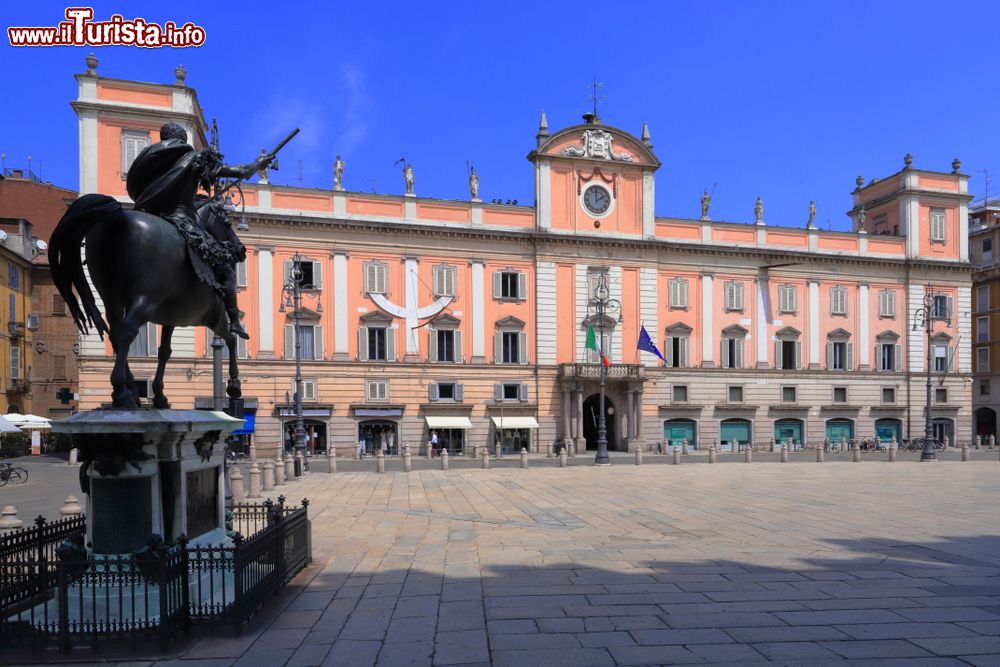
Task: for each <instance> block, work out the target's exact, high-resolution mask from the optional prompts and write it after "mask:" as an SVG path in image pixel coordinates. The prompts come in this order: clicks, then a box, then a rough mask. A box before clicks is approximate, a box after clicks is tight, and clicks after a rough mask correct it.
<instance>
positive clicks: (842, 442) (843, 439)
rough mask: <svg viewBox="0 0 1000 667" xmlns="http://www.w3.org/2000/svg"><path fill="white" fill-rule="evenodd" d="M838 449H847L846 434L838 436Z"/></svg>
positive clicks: (843, 450)
mask: <svg viewBox="0 0 1000 667" xmlns="http://www.w3.org/2000/svg"><path fill="white" fill-rule="evenodd" d="M839 451H841V452H846V451H847V437H846V436H843V435H841V436H840V449H839Z"/></svg>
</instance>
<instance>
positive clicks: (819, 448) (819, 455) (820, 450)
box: [816, 445, 825, 463]
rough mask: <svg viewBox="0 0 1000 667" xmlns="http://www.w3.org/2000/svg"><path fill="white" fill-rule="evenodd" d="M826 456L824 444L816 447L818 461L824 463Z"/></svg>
mask: <svg viewBox="0 0 1000 667" xmlns="http://www.w3.org/2000/svg"><path fill="white" fill-rule="evenodd" d="M824 456H825V454H824V453H823V445H819V446H817V447H816V463H822V462H823V457H824Z"/></svg>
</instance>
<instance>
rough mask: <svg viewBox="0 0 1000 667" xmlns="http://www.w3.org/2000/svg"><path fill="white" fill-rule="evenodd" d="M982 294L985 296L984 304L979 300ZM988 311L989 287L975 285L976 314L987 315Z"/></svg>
mask: <svg viewBox="0 0 1000 667" xmlns="http://www.w3.org/2000/svg"><path fill="white" fill-rule="evenodd" d="M982 294H985V295H986V299H985V301H986V303H985V304H984V303H983V301H984V300H983V299H982V298H980V296H981V295H982ZM989 311H990V286H989V285H977V286H976V312H977V313H988V312H989Z"/></svg>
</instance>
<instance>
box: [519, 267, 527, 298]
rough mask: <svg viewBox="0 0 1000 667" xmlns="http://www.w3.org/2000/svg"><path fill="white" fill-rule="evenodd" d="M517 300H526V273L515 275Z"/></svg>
mask: <svg viewBox="0 0 1000 667" xmlns="http://www.w3.org/2000/svg"><path fill="white" fill-rule="evenodd" d="M517 298H518V299H527V298H528V274H526V273H518V274H517Z"/></svg>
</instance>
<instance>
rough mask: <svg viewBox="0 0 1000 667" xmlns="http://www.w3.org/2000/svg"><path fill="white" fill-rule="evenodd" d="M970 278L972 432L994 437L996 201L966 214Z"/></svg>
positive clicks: (999, 334) (998, 280)
mask: <svg viewBox="0 0 1000 667" xmlns="http://www.w3.org/2000/svg"><path fill="white" fill-rule="evenodd" d="M969 226H970V227H969V255H970V259H971V260H972V264H973V265H974V266H975V272H974V273H973V274H972V295H973V298H972V363H973V372H974V374H975V375H974V379H973V382H972V408H973V414H974V416H975V425H974V430H975V434H976V435H981V436H983V437H989V436H991V435H992V436H996V433H997V412H998V411H1000V393H996V392H1000V382H998V378H1000V245H998V243H1000V200H989V199H986V198H984V199H982V200H978V201H976V202H974V207H973V209H972V210H971V211H970V212H969Z"/></svg>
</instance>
